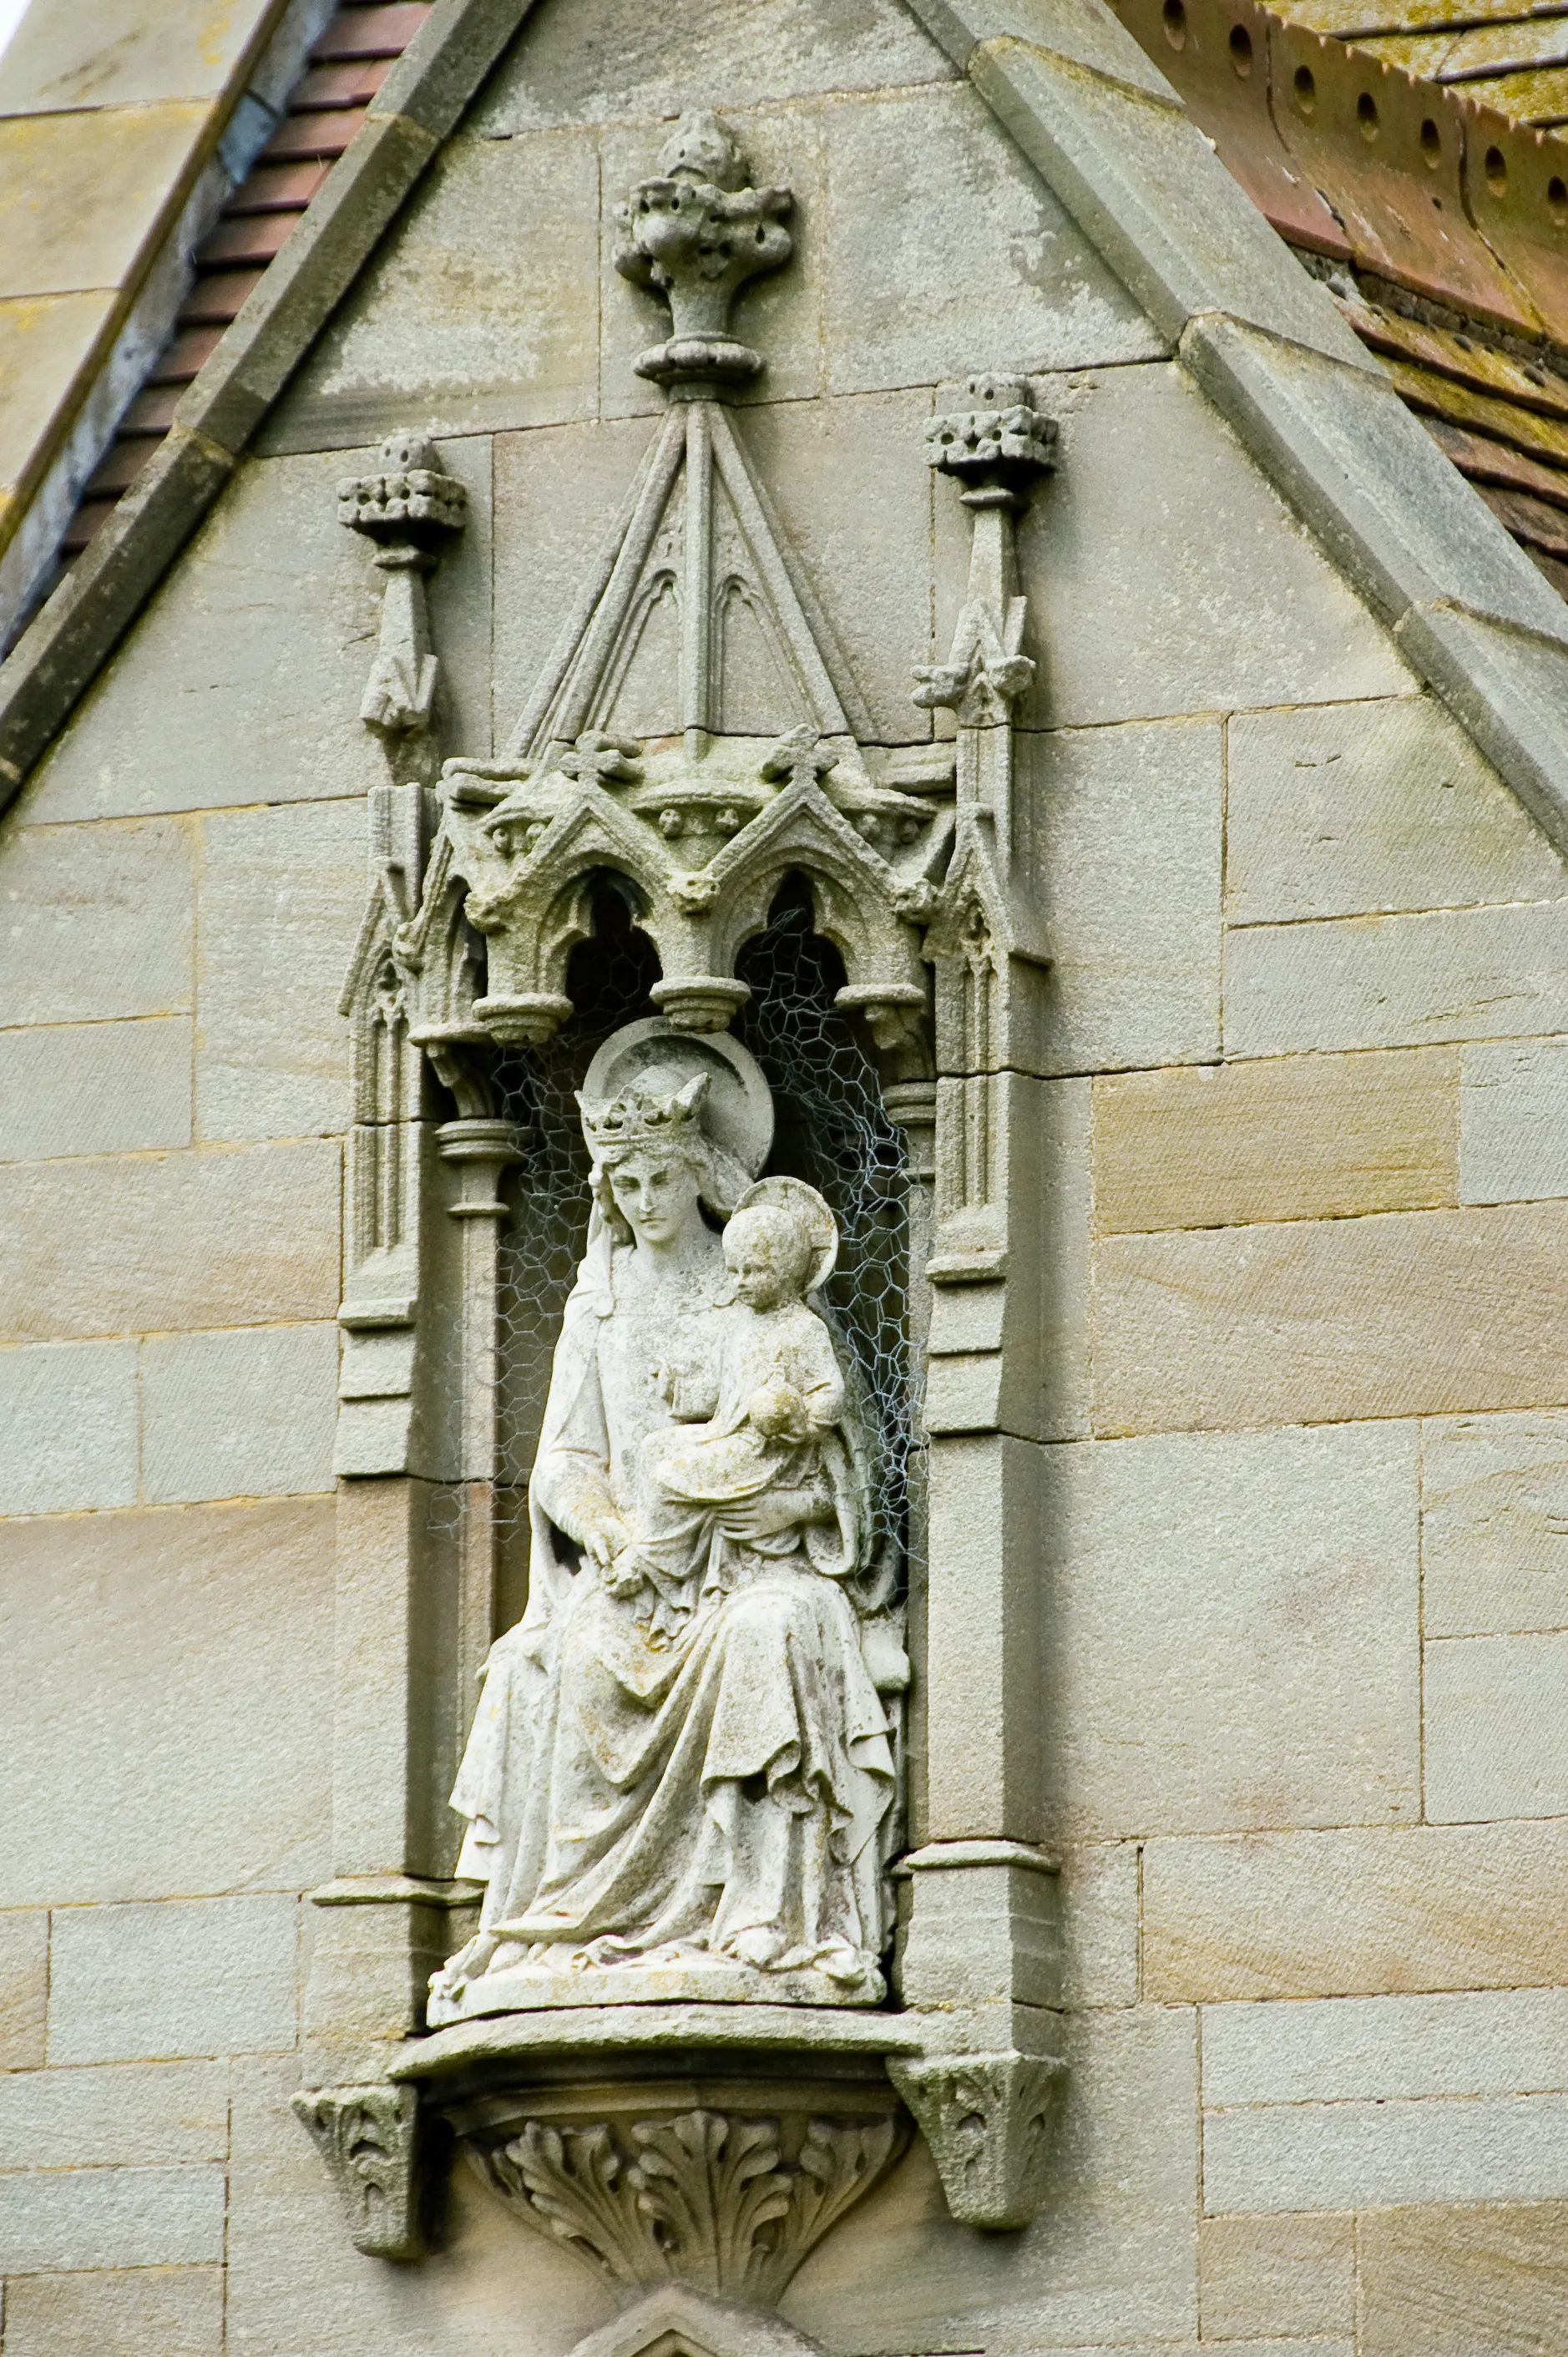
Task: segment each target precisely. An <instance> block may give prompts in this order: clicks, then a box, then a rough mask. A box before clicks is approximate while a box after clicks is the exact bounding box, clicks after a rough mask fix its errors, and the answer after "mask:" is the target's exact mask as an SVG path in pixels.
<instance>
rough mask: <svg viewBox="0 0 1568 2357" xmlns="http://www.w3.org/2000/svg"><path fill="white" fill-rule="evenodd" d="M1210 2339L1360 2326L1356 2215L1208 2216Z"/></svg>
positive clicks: (1201, 2241) (1201, 2239) (1204, 2262)
mask: <svg viewBox="0 0 1568 2357" xmlns="http://www.w3.org/2000/svg"><path fill="white" fill-rule="evenodd" d="M1197 2280H1198V2304H1199V2311H1200V2314H1201V2316H1202V2319H1203V2335H1204V2339H1205V2340H1206V2341H1239V2340H1246V2339H1248V2338H1249V2337H1251V2335H1254V2334H1255V2335H1257V2336H1258V2338H1260V2339H1263V2340H1268V2341H1274V2340H1276V2339H1283V2338H1285V2337H1286V2336H1287V2335H1294V2334H1301V2335H1303V2336H1312V2337H1316V2336H1319V2335H1323V2334H1327V2333H1337V2334H1339V2335H1340V2336H1342V2338H1343V2339H1344V2340H1345V2341H1347V2343H1348V2341H1349V2340H1350V2338H1351V2336H1352V2334H1353V2333H1354V2331H1355V2327H1356V2233H1355V2222H1354V2221H1353V2220H1352V2219H1349V2218H1339V2217H1335V2216H1334V2215H1333V2214H1332V2213H1323V2212H1316V2213H1309V2214H1308V2215H1307V2216H1305V2217H1301V2218H1293V2217H1280V2218H1206V2219H1205V2220H1204V2221H1203V2223H1202V2225H1201V2227H1200V2228H1199V2230H1198V2237H1197Z"/></svg>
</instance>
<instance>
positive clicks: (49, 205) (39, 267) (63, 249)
mask: <svg viewBox="0 0 1568 2357" xmlns="http://www.w3.org/2000/svg"><path fill="white" fill-rule="evenodd" d="M209 113H210V108H209V106H208V105H205V104H202V103H199V102H196V103H185V104H182V103H180V102H177V101H172V100H166V101H164V102H162V103H160V104H157V105H150V106H137V107H135V108H134V109H127V110H126V112H125V113H113V114H108V115H104V114H101V113H98V112H96V111H95V110H93V109H88V110H86V111H84V112H83V113H73V114H38V115H31V116H28V115H16V114H12V115H10V116H8V117H6V118H5V119H0V254H3V255H4V256H5V259H4V261H3V262H0V296H6V295H59V294H66V293H69V292H70V291H72V290H73V289H75V288H78V287H91V286H117V285H120V283H121V281H122V280H123V279H124V276H125V274H126V273H127V271H128V269H129V267H130V264H132V262H133V261H134V258H135V256H136V255H137V253H139V252H140V251H141V247H142V242H143V241H144V239H145V237H146V235H147V232H148V231H149V230H150V229H151V228H152V227H153V225H154V223H155V222H156V220H157V217H158V214H159V212H160V210H161V209H162V208H163V206H164V205H165V204H166V202H167V200H168V198H169V196H170V194H171V192H172V190H173V188H174V187H175V184H176V182H177V180H178V179H179V178H181V177H182V175H183V173H184V171H185V169H186V167H187V164H188V158H189V156H190V155H191V152H192V150H193V148H194V147H195V145H196V144H197V142H198V140H199V138H200V136H201V135H202V132H203V131H204V130H205V128H206V126H207V123H208V119H209ZM89 190H91V203H84V202H83V199H84V198H85V196H86V195H87V192H88V191H89Z"/></svg>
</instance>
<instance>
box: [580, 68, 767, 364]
mask: <svg viewBox="0 0 1568 2357" xmlns="http://www.w3.org/2000/svg"><path fill="white" fill-rule="evenodd" d="M659 165H660V169H659V174H658V177H657V178H653V179H649V180H642V181H639V184H638V186H637V187H636V188H633V189H632V191H631V193H630V195H629V196H628V199H627V200H626V202H625V204H623V205H618V206H617V207H616V222H617V225H618V229H619V231H620V239H619V242H618V245H617V248H616V256H615V264H616V268H617V269H618V271H619V272H620V274H621V276H622V277H623V278H629V279H631V280H632V281H633V283H634V284H635V285H639V286H648V287H651V288H652V289H653V290H654V291H655V292H656V293H657V294H659V295H661V296H663V297H664V299H665V301H666V302H667V303H668V304H669V306H670V321H671V328H672V330H673V333H672V334H671V338H670V339H669V341H668V342H667V343H663V344H657V345H655V346H654V347H653V349H652V350H650V351H646V352H644V353H643V354H642V355H641V357H640V358H639V361H637V364H636V365H637V372H638V374H639V376H646V377H651V378H652V379H653V380H654V381H655V382H658V383H672V382H680V381H682V380H687V381H695V382H703V381H707V382H712V381H714V380H719V381H721V382H722V381H725V380H728V381H731V382H736V381H742V380H744V379H746V377H751V376H755V375H756V374H757V371H758V370H759V369H760V368H761V366H762V359H761V355H760V354H759V353H757V352H754V351H752V350H749V349H748V347H747V346H746V345H745V344H743V343H741V342H739V341H738V339H736V337H734V336H732V335H731V333H730V331H729V313H730V305H731V304H732V302H733V301H734V300H735V297H736V295H737V294H738V293H739V291H740V289H741V288H742V287H743V286H744V285H746V282H747V281H748V280H749V279H752V278H757V277H759V276H761V274H763V273H764V272H765V271H769V270H777V269H779V267H780V266H781V264H784V263H786V262H788V261H789V255H790V253H791V251H792V240H791V238H790V235H789V231H788V230H787V229H784V228H783V227H781V226H780V224H781V222H782V220H783V216H784V215H785V214H786V213H787V212H788V211H789V207H790V204H791V202H792V199H791V197H790V194H789V189H788V188H752V187H751V186H750V185H749V175H748V167H747V166H746V158H745V156H743V155H742V154H741V151H740V149H739V148H738V147H737V146H736V143H735V141H734V140H733V139H732V138H731V136H730V135H729V133H728V132H727V131H726V130H725V126H724V124H722V123H721V122H720V121H719V119H718V117H717V115H715V114H708V113H698V114H686V115H682V118H681V121H680V123H679V124H677V125H676V128H675V132H674V135H673V136H672V137H671V139H670V141H669V142H668V144H667V145H666V146H665V148H664V150H663V152H662V154H661V155H660V159H659Z"/></svg>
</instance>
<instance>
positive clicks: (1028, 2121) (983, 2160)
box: [887, 2052, 1064, 2232]
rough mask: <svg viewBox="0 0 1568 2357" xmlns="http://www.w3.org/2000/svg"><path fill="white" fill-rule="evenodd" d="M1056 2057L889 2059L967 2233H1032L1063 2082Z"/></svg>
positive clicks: (1009, 2054) (892, 2076)
mask: <svg viewBox="0 0 1568 2357" xmlns="http://www.w3.org/2000/svg"><path fill="white" fill-rule="evenodd" d="M1063 2068H1064V2066H1063V2065H1062V2063H1061V2062H1059V2061H1057V2060H1056V2058H1055V2057H1054V2056H1049V2055H1046V2056H1039V2055H1033V2054H1017V2053H1013V2052H1004V2053H1000V2054H952V2055H948V2054H936V2055H918V2056H909V2057H895V2056H892V2055H890V2056H889V2057H888V2061H887V2075H888V2077H889V2078H890V2079H891V2080H892V2082H893V2083H894V2085H895V2086H896V2087H897V2090H898V2093H900V2094H901V2095H902V2096H903V2098H904V2101H905V2102H906V2103H907V2104H908V2106H909V2109H910V2110H911V2112H913V2114H914V2115H915V2117H916V2119H917V2120H918V2123H919V2126H920V2130H921V2133H922V2134H923V2135H924V2136H925V2139H926V2142H927V2143H928V2144H929V2146H930V2148H931V2157H932V2158H933V2159H934V2160H935V2162H936V2164H937V2174H938V2176H939V2177H940V2179H941V2182H942V2191H943V2193H944V2194H945V2195H946V2196H947V2205H948V2208H949V2209H950V2211H951V2212H952V2214H953V2216H954V2217H955V2218H956V2219H957V2220H958V2222H959V2223H960V2224H961V2225H963V2226H983V2227H986V2228H989V2229H990V2230H991V2231H993V2232H995V2231H998V2230H1001V2229H1008V2228H1012V2229H1016V2228H1018V2227H1020V2226H1027V2225H1028V2224H1029V2223H1030V2222H1031V2221H1032V2219H1033V2218H1034V2216H1035V2213H1036V2211H1037V2210H1038V2208H1039V2205H1040V2202H1041V2200H1042V2199H1043V2197H1044V2194H1045V2190H1046V2187H1045V2171H1046V2166H1047V2161H1048V2159H1049V2156H1050V2145H1051V2122H1052V2115H1053V2113H1054V2111H1055V2108H1056V2104H1057V2102H1058V2091H1059V2086H1060V2082H1061V2079H1062V2075H1063Z"/></svg>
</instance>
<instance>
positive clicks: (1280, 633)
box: [937, 184, 1410, 727]
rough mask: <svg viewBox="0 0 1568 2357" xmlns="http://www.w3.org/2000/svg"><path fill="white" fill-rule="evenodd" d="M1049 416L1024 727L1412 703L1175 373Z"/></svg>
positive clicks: (1033, 524)
mask: <svg viewBox="0 0 1568 2357" xmlns="http://www.w3.org/2000/svg"><path fill="white" fill-rule="evenodd" d="M1227 185H1229V184H1227ZM1042 398H1044V399H1046V403H1047V407H1049V408H1050V409H1051V410H1052V411H1054V412H1055V413H1056V414H1057V415H1058V417H1059V419H1060V430H1061V448H1060V455H1059V457H1058V467H1057V471H1056V473H1055V475H1054V476H1053V477H1052V479H1051V480H1050V482H1049V483H1048V485H1047V487H1046V489H1045V490H1044V491H1043V492H1042V493H1041V495H1040V496H1039V497H1038V498H1037V499H1036V500H1033V501H1032V502H1031V505H1030V509H1029V512H1028V515H1027V516H1026V518H1025V519H1024V521H1023V524H1022V528H1021V530H1020V533H1019V551H1020V563H1021V565H1022V570H1023V580H1022V584H1021V586H1022V587H1023V588H1024V589H1025V590H1026V591H1027V593H1028V596H1029V598H1030V601H1031V609H1032V611H1033V612H1034V614H1035V615H1036V624H1037V627H1039V628H1040V629H1042V630H1043V631H1044V634H1045V636H1044V648H1043V651H1044V652H1045V654H1046V655H1047V657H1048V661H1047V662H1046V664H1045V665H1044V668H1043V670H1042V673H1041V676H1040V678H1039V679H1038V680H1037V681H1036V686H1035V690H1034V705H1033V717H1032V720H1031V725H1033V726H1051V727H1073V726H1090V725H1096V724H1099V723H1101V722H1104V721H1108V720H1125V719H1146V718H1156V717H1158V716H1160V715H1162V714H1175V713H1184V712H1212V711H1225V710H1234V709H1236V708H1237V707H1240V708H1242V709H1245V708H1247V707H1249V706H1252V707H1258V706H1267V705H1276V704H1312V703H1318V702H1326V701H1329V700H1334V701H1337V700H1338V699H1340V698H1342V697H1348V696H1380V695H1398V694H1402V693H1405V692H1408V690H1409V687H1410V675H1409V673H1408V672H1407V671H1406V670H1405V667H1404V665H1403V663H1402V662H1401V660H1400V658H1399V656H1398V654H1397V653H1396V652H1395V651H1394V649H1393V647H1392V645H1391V642H1390V640H1388V638H1387V637H1386V636H1385V634H1384V633H1383V631H1382V630H1380V628H1379V626H1378V624H1377V623H1376V622H1374V621H1373V620H1372V619H1371V618H1370V617H1369V614H1368V613H1367V611H1366V609H1365V608H1363V607H1362V606H1361V605H1360V604H1359V602H1358V600H1357V599H1356V598H1355V597H1352V595H1351V593H1350V591H1349V590H1348V588H1347V587H1345V584H1344V583H1343V582H1342V581H1341V580H1340V578H1339V576H1338V575H1337V573H1335V572H1334V571H1333V569H1332V568H1331V567H1330V565H1328V562H1327V560H1326V558H1325V557H1324V556H1323V555H1322V554H1320V553H1319V551H1318V549H1317V548H1316V545H1315V544H1314V543H1313V542H1312V541H1311V540H1309V538H1308V537H1307V535H1306V534H1305V532H1304V531H1303V530H1302V528H1301V526H1300V525H1299V524H1298V523H1297V522H1295V521H1294V518H1293V517H1292V516H1291V515H1290V514H1289V513H1288V511H1286V509H1285V507H1284V505H1283V502H1282V500H1280V498H1279V496H1278V494H1277V493H1276V492H1275V491H1274V490H1273V488H1272V487H1271V486H1270V485H1269V483H1268V482H1267V481H1266V480H1265V479H1264V477H1263V476H1262V473H1260V472H1259V471H1258V470H1257V469H1256V468H1254V467H1253V465H1252V463H1251V459H1250V458H1248V457H1247V456H1246V454H1245V453H1244V452H1243V451H1242V450H1240V448H1239V447H1237V445H1236V444H1235V442H1234V441H1233V440H1232V439H1231V437H1230V434H1229V433H1228V432H1227V430H1226V428H1225V426H1224V425H1223V423H1222V422H1221V421H1220V419H1219V418H1218V417H1217V416H1216V415H1215V414H1214V412H1213V410H1212V409H1210V408H1209V407H1208V404H1207V403H1206V402H1205V401H1204V399H1203V397H1202V395H1201V394H1200V393H1198V392H1197V389H1196V388H1195V387H1194V386H1193V384H1192V383H1191V382H1190V381H1189V380H1188V379H1187V378H1186V377H1185V376H1183V375H1182V374H1181V372H1180V371H1178V370H1176V369H1175V368H1173V367H1166V366H1154V367H1145V368H1117V369H1107V370H1104V371H1101V372H1099V373H1090V374H1087V375H1084V376H1082V377H1078V378H1073V379H1069V381H1067V382H1065V383H1064V382H1059V381H1058V382H1053V383H1052V385H1051V386H1050V388H1049V392H1048V396H1047V395H1045V394H1042ZM942 517H943V511H942V509H941V508H940V507H939V510H938V533H939V539H938V550H939V575H938V578H939V613H938V628H937V641H938V644H939V645H940V644H942V643H943V640H944V630H943V616H942V611H941V608H940V599H941V598H942V597H951V596H952V595H953V593H954V591H955V590H956V589H957V588H958V587H959V586H960V585H961V581H962V577H963V576H962V574H961V572H955V568H954V567H953V565H952V564H951V562H950V560H949V561H948V562H946V563H943V562H942V561H941V551H942V546H943V535H944V533H946V534H948V535H953V536H956V531H955V525H954V522H953V521H952V519H951V518H950V519H949V522H948V523H947V524H946V525H945V526H944V524H943V521H942ZM1155 518H1157V519H1158V530H1157V531H1155V530H1151V520H1152V519H1155Z"/></svg>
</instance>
